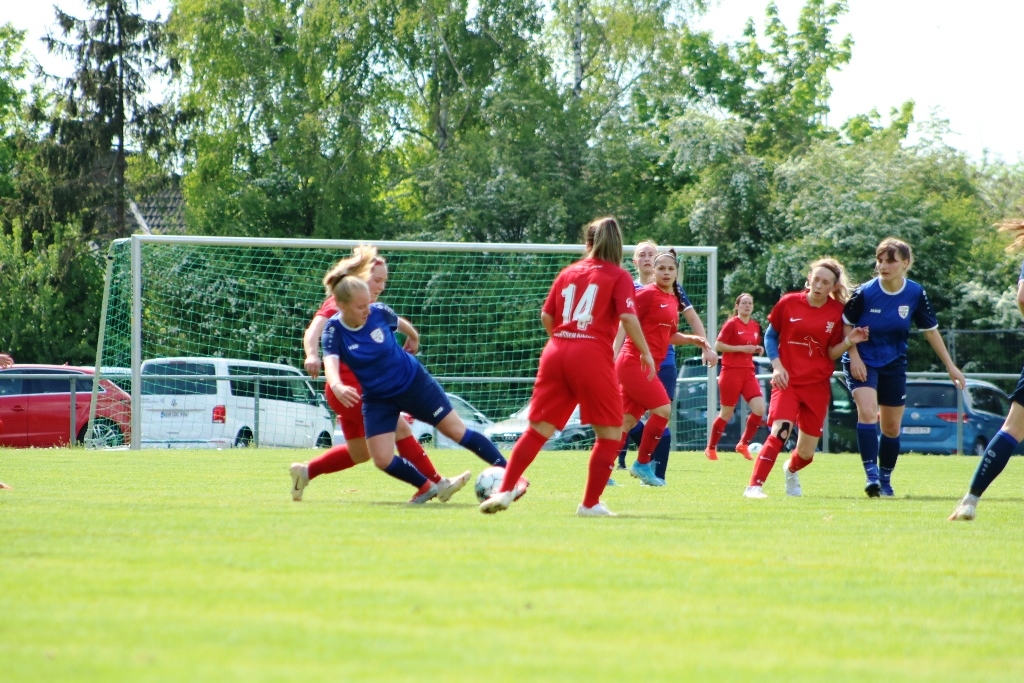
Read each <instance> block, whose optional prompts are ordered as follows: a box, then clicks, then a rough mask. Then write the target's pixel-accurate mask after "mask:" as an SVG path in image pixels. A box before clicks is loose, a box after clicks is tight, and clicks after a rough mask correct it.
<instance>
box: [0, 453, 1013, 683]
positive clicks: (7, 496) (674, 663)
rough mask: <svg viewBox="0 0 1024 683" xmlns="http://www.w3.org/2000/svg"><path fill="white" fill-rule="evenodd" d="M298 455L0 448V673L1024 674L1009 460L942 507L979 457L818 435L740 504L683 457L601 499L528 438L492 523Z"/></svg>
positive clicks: (749, 677) (492, 676)
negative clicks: (652, 484)
mask: <svg viewBox="0 0 1024 683" xmlns="http://www.w3.org/2000/svg"><path fill="white" fill-rule="evenodd" d="M309 455H310V453H308V452H303V453H298V452H296V451H275V450H250V451H223V452H168V451H142V452H138V453H135V452H126V451H121V452H113V453H110V452H106V453H104V452H86V451H82V450H35V451H28V450H25V451H16V450H0V475H2V476H0V478H2V479H3V480H4V481H7V482H8V483H9V484H12V485H13V486H14V487H15V489H14V490H12V491H0V534H2V536H0V538H2V543H0V679H2V680H4V681H30V680H31V681H59V680H72V681H78V680H97V681H167V680H177V681H199V680H211V681H231V680H238V681H277V680H301V681H320V680H325V681H423V680H456V681H458V680H465V681H477V680H488V681H492V680H493V681H516V682H522V681H535V680H538V681H539V680H543V681H548V680H558V681H583V682H586V683H594V682H596V681H605V680H630V681H633V680H636V681H643V682H645V683H647V682H649V681H655V680H671V681H678V680H700V681H702V682H704V681H787V682H790V681H822V680H827V681H828V683H838V682H840V681H863V680H868V679H869V678H878V679H879V680H886V681H958V682H959V683H963V682H965V681H986V682H991V681H1020V680H1022V679H1024V650H1022V648H1021V646H1020V643H1021V642H1022V639H1024V567H1022V565H1021V558H1022V557H1024V532H1022V530H1021V528H1022V521H1024V496H1022V494H1021V487H1022V483H1024V482H1022V479H1024V467H1022V466H1021V463H1019V462H1016V461H1015V462H1011V463H1010V466H1009V467H1008V468H1007V471H1006V472H1005V473H1004V474H1003V476H1002V478H1000V479H999V480H998V481H997V482H996V483H995V484H994V485H993V486H992V488H991V489H990V491H989V493H988V495H987V496H986V497H985V499H984V501H983V503H982V505H981V506H980V507H979V513H980V517H979V519H978V520H977V521H975V522H974V523H970V524H951V523H949V522H947V521H946V516H947V515H948V514H949V513H950V511H951V510H952V509H953V506H954V503H955V501H956V499H957V497H958V496H959V495H961V494H962V493H963V490H964V488H965V487H966V484H967V482H968V481H969V478H970V475H971V473H972V472H973V469H974V466H975V464H976V462H977V461H976V460H975V459H973V458H956V457H948V458H943V457H904V458H903V459H902V460H901V463H900V468H899V469H898V470H897V476H896V481H895V485H896V488H897V493H898V494H899V497H898V498H896V499H894V500H869V499H867V498H865V497H864V495H863V494H862V493H861V485H862V474H861V470H860V464H859V461H858V460H857V459H856V457H855V456H851V455H841V456H836V455H833V456H819V458H818V459H817V460H816V462H815V463H814V464H813V465H812V466H811V467H809V468H808V469H806V470H804V472H803V473H801V476H802V480H803V484H804V492H805V497H804V498H802V499H788V498H787V497H786V496H785V495H783V493H782V488H783V481H782V472H781V471H780V466H777V467H776V471H775V472H774V473H773V475H772V478H771V480H769V482H768V485H767V487H766V490H768V491H769V493H770V494H771V498H769V499H768V500H764V501H750V500H745V499H743V498H742V497H741V495H740V494H741V493H742V491H743V487H744V485H745V484H746V480H747V478H748V476H749V474H750V463H748V462H746V461H744V460H742V459H740V458H739V456H736V455H734V454H731V453H726V454H723V455H722V457H723V460H721V461H719V462H717V463H712V462H708V461H706V460H705V459H704V458H703V457H702V456H701V455H699V454H694V453H688V454H676V455H675V456H674V460H673V464H672V469H671V470H670V476H669V481H670V486H669V487H667V488H664V489H651V488H641V487H640V486H639V485H638V484H637V483H636V481H635V480H631V479H630V478H629V477H628V476H624V473H623V472H617V473H616V478H617V479H618V481H619V483H620V484H621V485H620V486H617V487H614V488H611V489H609V490H608V491H607V492H606V493H605V496H604V501H605V502H606V503H607V504H608V506H609V507H611V508H612V509H613V510H615V511H617V512H619V513H620V514H621V515H622V516H621V517H619V518H617V519H596V520H595V519H578V518H576V517H575V516H574V514H573V513H574V512H575V509H576V504H577V503H578V502H579V498H580V496H581V492H582V487H583V480H584V476H585V457H584V455H583V454H578V453H557V452H544V453H542V454H541V456H540V457H539V458H538V459H537V461H536V463H534V466H533V467H531V469H530V471H529V472H528V476H529V477H530V478H531V479H532V481H533V487H532V488H531V490H530V493H529V495H528V496H527V497H526V498H525V499H523V500H522V501H521V502H519V503H516V504H515V505H514V506H513V507H512V509H510V510H509V511H508V512H505V513H503V514H500V515H496V516H493V517H490V516H484V515H481V514H479V513H478V512H477V511H476V509H475V501H474V500H473V494H472V492H471V491H470V490H469V489H468V488H467V489H466V490H465V491H463V492H462V493H460V494H458V495H457V496H456V497H455V498H454V499H453V500H452V502H450V503H448V504H446V505H441V504H438V503H430V504H428V505H426V506H423V507H416V508H413V507H409V506H406V505H404V504H403V502H404V501H405V500H406V499H407V498H408V497H409V496H410V495H411V489H410V488H409V487H407V486H405V485H402V484H399V483H397V482H395V481H394V480H392V479H390V478H389V477H386V476H384V475H383V474H381V473H379V472H377V471H375V470H374V469H372V468H371V467H370V466H367V465H363V466H361V467H358V468H355V469H354V470H350V471H348V472H345V473H342V474H338V475H331V476H327V477H324V478H322V479H318V480H315V481H314V482H313V483H312V484H311V485H310V487H309V488H308V489H307V491H306V499H305V500H304V501H303V502H302V503H293V502H292V501H291V499H290V497H289V495H288V486H289V480H288V475H287V466H288V464H290V462H291V461H292V460H294V459H296V458H301V457H308V456H309ZM435 461H436V462H437V463H438V465H439V469H440V470H441V471H442V472H448V473H455V472H456V471H459V470H461V469H465V468H467V467H468V468H472V469H473V470H474V472H479V471H480V469H482V467H481V464H480V463H479V461H476V460H475V459H474V458H473V457H472V456H471V455H468V454H466V453H464V452H453V451H442V452H439V453H437V454H436V457H435Z"/></svg>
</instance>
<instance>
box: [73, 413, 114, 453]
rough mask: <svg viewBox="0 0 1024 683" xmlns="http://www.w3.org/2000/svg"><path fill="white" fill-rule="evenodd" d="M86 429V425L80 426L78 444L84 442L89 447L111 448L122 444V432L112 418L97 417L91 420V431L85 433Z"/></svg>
mask: <svg viewBox="0 0 1024 683" xmlns="http://www.w3.org/2000/svg"><path fill="white" fill-rule="evenodd" d="M88 429H89V427H88V425H86V426H85V427H82V431H81V432H79V434H78V443H79V444H84V445H86V446H88V447H89V448H113V447H114V446H123V445H124V433H122V432H121V428H120V427H118V426H117V423H116V422H114V421H113V420H109V419H107V418H105V417H97V418H96V419H95V420H93V423H92V431H91V432H90V433H88V434H87V433H86V432H87V430H88Z"/></svg>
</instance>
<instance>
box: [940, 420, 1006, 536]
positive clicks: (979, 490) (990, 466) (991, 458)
mask: <svg viewBox="0 0 1024 683" xmlns="http://www.w3.org/2000/svg"><path fill="white" fill-rule="evenodd" d="M1017 445H1018V442H1017V440H1016V439H1015V438H1013V437H1012V436H1010V435H1009V434H1007V433H1006V432H1004V431H1003V430H1001V429H1000V430H999V431H998V432H996V435H995V436H994V437H992V440H991V441H989V442H988V447H987V448H985V455H983V456H981V460H979V461H978V467H977V469H975V470H974V478H973V479H971V488H970V491H969V492H968V493H967V495H966V496H964V497H963V499H962V500H961V501H960V502H959V503H958V504H957V506H956V509H955V510H953V514H951V515H950V516H949V521H951V522H955V521H965V522H967V521H970V520H972V519H974V516H975V510H976V508H977V507H978V501H979V499H980V498H981V495H982V494H983V493H985V489H987V488H988V487H989V484H991V483H992V482H993V481H995V479H996V477H998V476H999V474H1000V473H1001V472H1002V471H1003V468H1005V467H1006V463H1007V462H1009V460H1010V456H1012V455H1013V452H1014V451H1015V450H1016V449H1017Z"/></svg>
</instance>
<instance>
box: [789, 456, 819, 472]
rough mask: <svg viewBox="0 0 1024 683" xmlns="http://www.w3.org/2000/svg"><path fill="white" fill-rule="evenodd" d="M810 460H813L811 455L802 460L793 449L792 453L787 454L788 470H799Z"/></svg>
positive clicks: (809, 462)
mask: <svg viewBox="0 0 1024 683" xmlns="http://www.w3.org/2000/svg"><path fill="white" fill-rule="evenodd" d="M812 462H814V456H813V455H812V456H811V459H810V460H804V459H803V458H801V457H800V456H799V455H797V453H796V451H793V454H792V455H791V456H789V463H788V464H787V466H788V467H789V471H790V472H799V471H800V470H802V469H803V468H805V467H807V466H808V465H810V464H811V463H812Z"/></svg>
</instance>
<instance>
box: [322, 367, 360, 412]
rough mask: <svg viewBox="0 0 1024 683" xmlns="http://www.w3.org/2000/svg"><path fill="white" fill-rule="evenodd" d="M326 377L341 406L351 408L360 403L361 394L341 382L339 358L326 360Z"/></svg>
mask: <svg viewBox="0 0 1024 683" xmlns="http://www.w3.org/2000/svg"><path fill="white" fill-rule="evenodd" d="M324 375H326V376H327V386H329V387H330V388H331V391H333V392H334V395H335V396H337V397H338V400H339V401H341V405H343V406H345V407H346V408H351V407H352V406H354V405H355V404H356V403H358V402H359V392H358V391H356V390H355V389H354V388H353V387H350V386H348V385H347V384H345V383H343V382H342V381H341V360H340V359H339V358H338V357H337V356H327V357H326V358H324Z"/></svg>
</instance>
